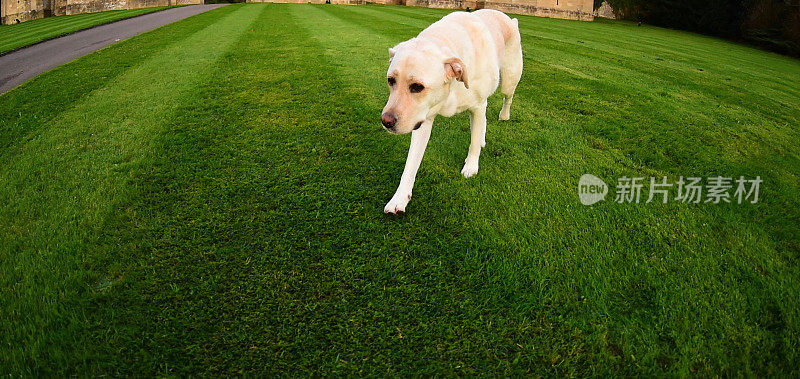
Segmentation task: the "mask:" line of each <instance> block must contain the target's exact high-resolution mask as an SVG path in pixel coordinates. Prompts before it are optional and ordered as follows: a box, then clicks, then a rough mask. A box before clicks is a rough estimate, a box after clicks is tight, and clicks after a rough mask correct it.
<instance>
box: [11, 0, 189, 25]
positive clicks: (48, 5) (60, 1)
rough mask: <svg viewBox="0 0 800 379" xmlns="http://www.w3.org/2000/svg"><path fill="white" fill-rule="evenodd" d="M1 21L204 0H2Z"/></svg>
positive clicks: (26, 19)
mask: <svg viewBox="0 0 800 379" xmlns="http://www.w3.org/2000/svg"><path fill="white" fill-rule="evenodd" d="M0 2H2V6H0V12H1V14H0V22H2V23H3V24H14V23H17V20H19V22H22V21H28V20H33V19H37V18H42V17H48V16H53V15H58V16H60V15H67V14H78V13H86V12H101V11H108V10H115V9H137V8H149V7H163V6H168V5H183V4H202V3H203V0H0Z"/></svg>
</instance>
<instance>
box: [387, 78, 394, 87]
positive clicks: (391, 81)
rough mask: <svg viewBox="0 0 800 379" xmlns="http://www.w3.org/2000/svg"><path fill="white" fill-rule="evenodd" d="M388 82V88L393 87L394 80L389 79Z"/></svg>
mask: <svg viewBox="0 0 800 379" xmlns="http://www.w3.org/2000/svg"><path fill="white" fill-rule="evenodd" d="M388 81H389V85H390V86H393V85H394V82H395V80H394V78H389V79H388Z"/></svg>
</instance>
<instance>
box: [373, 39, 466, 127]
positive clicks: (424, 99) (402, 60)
mask: <svg viewBox="0 0 800 379" xmlns="http://www.w3.org/2000/svg"><path fill="white" fill-rule="evenodd" d="M455 81H460V82H462V83H463V84H464V85H465V86H466V87H467V88H469V80H468V79H467V68H466V67H465V66H464V62H462V61H461V59H459V58H458V57H456V56H455V55H454V54H452V52H449V51H443V49H442V48H440V47H438V46H437V45H435V44H433V43H430V42H427V43H426V42H425V41H423V40H420V39H417V38H414V39H411V40H408V41H406V42H402V43H400V44H399V45H397V46H395V47H393V48H390V49H389V70H388V71H387V73H386V83H387V84H388V85H389V91H390V92H389V100H388V101H387V102H386V106H385V107H384V108H383V114H382V115H381V123H382V124H383V127H384V128H386V130H387V131H389V132H391V133H395V134H405V133H409V132H411V131H412V130H417V129H418V128H419V127H420V126H422V123H423V122H424V121H425V120H426V119H428V118H432V117H433V116H435V115H436V113H437V112H438V111H439V109H440V108H441V106H442V103H443V102H444V100H445V99H447V96H448V95H449V93H450V86H451V85H452V83H454V82H455Z"/></svg>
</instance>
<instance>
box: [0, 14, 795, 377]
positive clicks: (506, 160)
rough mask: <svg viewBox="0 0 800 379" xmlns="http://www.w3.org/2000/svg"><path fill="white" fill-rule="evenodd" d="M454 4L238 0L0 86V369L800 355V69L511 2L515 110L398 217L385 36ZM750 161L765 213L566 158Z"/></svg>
mask: <svg viewBox="0 0 800 379" xmlns="http://www.w3.org/2000/svg"><path fill="white" fill-rule="evenodd" d="M446 13H447V11H444V10H433V9H424V8H403V7H382V6H330V5H328V6H323V5H319V6H315V5H306V4H302V5H300V4H297V5H279V4H264V5H232V6H228V7H223V8H220V9H216V10H212V11H209V12H207V13H203V14H201V15H198V16H194V17H191V18H188V19H186V20H183V21H180V22H177V23H174V24H171V25H168V26H165V27H162V28H159V29H157V30H155V31H152V32H150V33H145V34H142V35H139V36H137V37H134V38H132V39H130V40H126V41H123V42H120V43H118V44H115V45H113V46H110V47H108V48H106V49H103V50H101V51H98V52H96V53H94V54H90V55H88V56H86V57H83V58H80V59H78V60H76V61H74V62H71V63H69V64H66V65H64V66H62V67H60V68H58V69H55V70H53V71H50V72H48V73H46V74H43V75H41V76H39V77H37V78H36V79H34V80H32V81H30V82H28V83H26V84H24V85H22V86H21V87H19V88H17V89H15V90H12V91H10V92H8V93H6V94H3V95H0V183H2V186H0V373H2V374H12V375H14V376H16V374H23V375H26V376H27V375H32V376H33V375H57V376H62V375H73V374H74V375H78V376H89V375H91V376H95V375H112V376H129V375H134V376H155V375H159V376H160V375H179V376H185V375H189V374H213V375H218V374H229V375H233V374H241V373H245V374H284V375H285V374H289V375H296V374H314V375H331V374H340V375H341V374H345V375H364V374H371V375H380V376H383V375H387V374H388V375H391V374H399V375H405V374H411V373H417V374H434V373H438V374H445V375H451V374H455V375H484V374H499V375H514V374H534V375H548V376H549V375H582V376H583V375H607V374H615V375H637V374H639V375H647V376H650V375H676V374H679V375H685V374H700V375H703V376H705V375H709V374H715V373H717V374H722V375H726V376H727V375H737V376H738V375H747V376H749V375H770V374H771V375H777V376H783V375H790V374H793V375H797V374H798V370H799V368H798V367H800V359H798V357H800V351H798V350H800V330H799V329H798V328H799V327H800V319H799V317H800V314H799V313H798V309H800V307H799V306H798V305H799V304H798V298H799V297H800V268H799V267H798V263H800V233H799V232H798V230H800V184H799V183H800V181H798V179H799V178H798V173H800V87H798V86H797V83H798V82H800V62H798V61H797V60H793V59H790V58H786V57H783V56H778V55H774V54H771V53H767V52H763V51H759V50H755V49H752V48H749V47H745V46H740V45H736V44H733V43H729V42H725V41H721V40H718V39H713V38H708V37H702V36H698V35H694V34H689V33H683V32H678V31H672V30H665V29H659V28H653V27H646V26H643V27H636V25H635V24H630V23H621V22H607V21H597V22H575V21H566V20H556V19H545V18H535V17H525V16H520V17H519V19H520V29H521V32H522V37H523V47H524V54H525V71H524V74H523V77H522V81H521V82H520V86H519V88H518V89H517V95H516V97H515V101H514V106H513V107H512V116H511V120H510V121H508V122H503V123H501V122H498V121H495V119H496V115H497V113H498V112H499V110H500V103H501V98H500V97H499V94H498V95H495V96H493V97H492V98H491V99H490V101H489V113H490V114H491V115H492V116H491V117H490V120H489V124H488V133H487V146H486V148H485V149H484V151H483V154H482V157H481V166H480V167H481V168H480V169H481V171H480V172H479V173H478V175H477V176H476V177H474V178H471V179H464V178H463V177H462V176H461V175H460V173H459V171H460V170H461V166H462V164H463V160H464V157H465V155H466V152H467V146H468V144H469V133H468V130H469V126H468V117H467V116H466V115H459V116H456V117H453V118H451V119H446V118H439V119H438V120H437V122H436V123H435V124H434V131H433V136H432V138H431V143H430V145H429V148H428V150H427V152H426V155H425V159H424V160H423V163H422V167H421V169H420V173H419V175H418V177H417V182H416V187H415V188H414V198H413V199H412V201H411V203H410V204H409V206H408V208H407V212H408V213H406V214H405V215H402V216H400V217H391V216H387V215H384V214H383V212H382V210H383V206H384V204H385V203H386V201H388V200H389V199H390V198H391V196H392V194H393V193H394V190H395V188H396V185H397V182H398V180H399V177H400V173H401V172H402V167H403V163H404V162H405V156H406V151H407V148H408V142H409V137H408V136H393V135H390V134H388V133H386V132H384V131H383V130H382V129H381V127H380V124H379V117H380V112H381V109H382V107H383V104H384V102H385V100H386V97H387V95H388V89H387V88H386V84H385V70H386V67H387V64H388V62H387V53H386V48H387V47H389V46H393V45H394V44H396V43H397V42H400V41H402V40H405V39H408V38H410V37H412V36H415V35H416V34H417V33H418V32H419V31H420V30H421V29H423V28H424V27H425V26H427V25H429V24H430V23H432V22H433V21H435V20H437V19H438V18H439V17H441V16H442V15H444V14H446ZM584 173H591V174H594V175H597V176H599V177H601V178H603V179H606V181H607V182H609V184H611V185H612V191H613V186H614V184H615V183H614V182H615V180H616V178H619V177H622V176H629V177H631V176H645V177H648V178H649V177H651V176H655V177H662V176H668V177H669V178H670V179H671V180H673V181H674V180H675V179H677V178H678V177H679V176H701V177H710V176H716V175H723V176H732V177H738V176H740V175H744V176H747V177H755V176H757V175H758V176H761V178H762V179H763V180H764V182H763V184H762V185H761V194H760V197H761V200H760V201H759V202H758V203H757V204H741V205H740V204H735V203H734V204H722V205H714V204H683V203H680V202H675V201H671V202H669V203H667V204H661V203H649V204H617V203H614V202H612V201H610V200H611V198H612V197H613V193H612V194H610V196H609V199H608V200H607V201H605V202H600V203H598V204H595V205H593V206H584V205H582V204H581V203H580V202H579V200H578V196H577V182H578V178H579V177H580V176H581V175H582V174H584Z"/></svg>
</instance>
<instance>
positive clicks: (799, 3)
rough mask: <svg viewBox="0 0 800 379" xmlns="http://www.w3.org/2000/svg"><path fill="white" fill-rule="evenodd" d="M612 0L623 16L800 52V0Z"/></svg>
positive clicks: (795, 53)
mask: <svg viewBox="0 0 800 379" xmlns="http://www.w3.org/2000/svg"><path fill="white" fill-rule="evenodd" d="M608 2H609V3H610V4H611V7H612V8H614V13H615V14H616V15H617V17H619V18H622V19H627V20H634V21H642V22H645V23H648V24H652V25H657V26H663V27H668V28H675V29H682V30H689V31H694V32H698V33H704V34H710V35H715V36H720V37H724V38H729V39H734V40H744V41H748V42H750V43H754V44H757V45H759V46H762V47H765V48H769V49H771V50H774V51H777V52H780V53H783V54H791V55H795V56H800V0H608ZM596 3H597V2H596ZM601 3H602V1H601ZM597 6H599V4H596V7H597Z"/></svg>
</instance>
